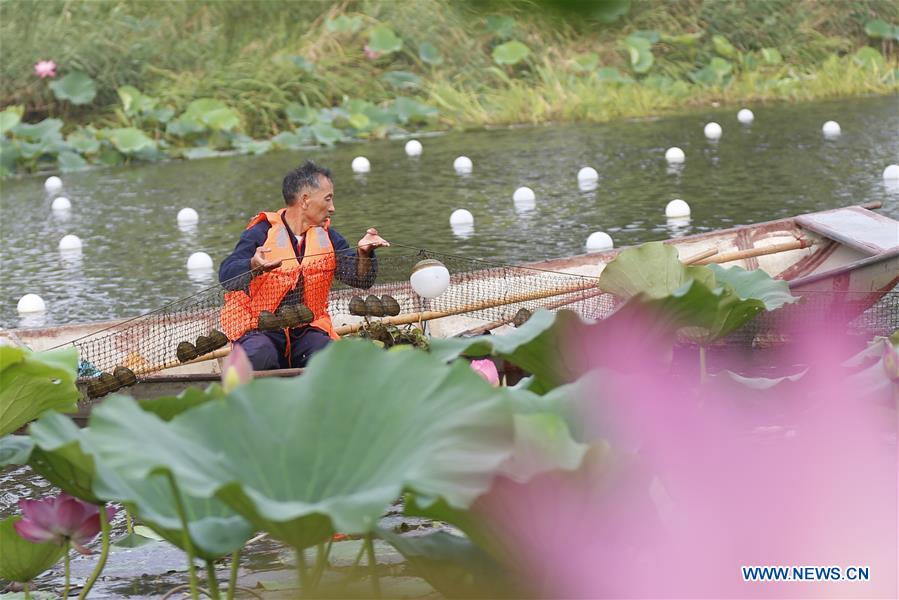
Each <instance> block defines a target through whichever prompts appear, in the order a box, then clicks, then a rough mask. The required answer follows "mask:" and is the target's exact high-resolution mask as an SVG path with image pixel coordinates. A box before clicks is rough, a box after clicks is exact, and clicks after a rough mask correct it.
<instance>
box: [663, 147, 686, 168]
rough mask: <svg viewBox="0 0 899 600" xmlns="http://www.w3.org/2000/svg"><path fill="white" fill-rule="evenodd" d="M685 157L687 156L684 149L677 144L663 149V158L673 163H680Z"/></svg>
mask: <svg viewBox="0 0 899 600" xmlns="http://www.w3.org/2000/svg"><path fill="white" fill-rule="evenodd" d="M686 159H687V156H686V155H685V154H684V151H683V150H681V149H680V148H678V147H677V146H674V147H672V148H668V149H667V150H665V160H667V161H668V162H669V163H671V164H673V165H675V164H679V163H682V162H684V161H685V160H686Z"/></svg>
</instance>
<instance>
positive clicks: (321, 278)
mask: <svg viewBox="0 0 899 600" xmlns="http://www.w3.org/2000/svg"><path fill="white" fill-rule="evenodd" d="M285 210H286V209H283V208H282V209H281V210H279V211H278V212H261V213H259V214H258V215H256V216H255V217H253V218H252V219H251V220H250V223H249V224H248V225H247V229H249V228H250V227H253V226H254V225H256V224H257V223H261V222H262V221H268V222H269V223H270V224H271V229H269V231H268V237H267V238H266V239H265V244H264V245H265V246H266V247H267V248H270V249H271V252H269V253H268V254H267V255H266V259H267V260H278V259H280V260H283V261H284V262H283V263H282V264H281V266H280V267H278V268H277V269H274V270H272V271H267V272H264V273H260V274H259V275H257V276H256V277H254V278H253V280H252V281H250V286H249V294H248V293H247V292H244V291H242V290H241V291H236V292H226V293H225V305H224V306H223V307H222V311H221V314H220V316H219V318H220V320H221V323H222V331H224V332H225V335H227V336H228V339H230V340H236V339H238V338H239V337H240V336H242V335H243V334H244V333H246V332H247V331H250V330H251V329H255V328H256V326H257V322H258V320H259V313H261V312H262V311H264V310H266V311H269V312H274V311H275V310H276V309H277V308H278V306H280V305H281V301H282V300H283V299H284V296H285V295H287V292H289V291H290V290H292V289H293V288H294V287H296V285H297V282H298V281H299V279H300V275H302V276H303V303H304V304H305V305H306V306H308V307H309V310H311V311H312V315H313V317H314V318H313V321H312V323H310V324H309V326H311V327H315V328H317V329H321V330H322V331H324V332H325V333H327V334H328V335H329V336H330V337H331V339H335V340H336V339H339V338H340V336H339V335H337V332H336V331H334V325H333V324H332V323H331V316H330V315H329V314H328V295H329V293H330V292H331V283H332V282H333V281H334V272H335V271H336V270H337V259H336V257H335V255H334V247H333V246H332V245H331V238H330V236H329V235H328V225H327V224H325V226H324V227H311V228H309V229H308V230H307V231H306V234H305V236H306V251H305V252H304V254H303V258H302V260H301V261H297V257H296V253H295V252H294V249H293V248H292V247H291V240H290V233H289V232H288V230H287V227H286V226H285V225H284V221H283V220H282V215H283V214H284V211H285ZM285 333H287V332H285ZM287 340H288V345H289V341H290V335H287Z"/></svg>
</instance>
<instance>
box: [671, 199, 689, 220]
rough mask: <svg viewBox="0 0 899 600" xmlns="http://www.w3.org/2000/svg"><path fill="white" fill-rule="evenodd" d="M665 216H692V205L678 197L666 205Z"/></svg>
mask: <svg viewBox="0 0 899 600" xmlns="http://www.w3.org/2000/svg"><path fill="white" fill-rule="evenodd" d="M665 216H666V217H669V218H672V217H688V216H690V205H689V204H687V203H686V202H684V201H683V200H681V199H680V198H677V199H675V200H672V201H671V202H669V203H668V204H667V205H665Z"/></svg>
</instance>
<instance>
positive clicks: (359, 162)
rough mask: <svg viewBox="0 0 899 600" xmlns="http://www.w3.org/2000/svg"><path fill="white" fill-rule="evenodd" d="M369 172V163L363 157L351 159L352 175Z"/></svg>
mask: <svg viewBox="0 0 899 600" xmlns="http://www.w3.org/2000/svg"><path fill="white" fill-rule="evenodd" d="M369 171H371V163H370V162H368V159H367V158H365V157H364V156H357V157H356V158H354V159H353V173H368V172H369Z"/></svg>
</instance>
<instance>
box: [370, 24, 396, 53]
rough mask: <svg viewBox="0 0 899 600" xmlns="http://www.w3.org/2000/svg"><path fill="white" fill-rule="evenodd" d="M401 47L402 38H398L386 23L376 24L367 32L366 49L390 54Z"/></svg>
mask: <svg viewBox="0 0 899 600" xmlns="http://www.w3.org/2000/svg"><path fill="white" fill-rule="evenodd" d="M402 48H403V40H401V39H400V38H398V37H397V36H396V34H395V33H394V32H393V29H391V28H390V27H387V26H386V25H378V26H377V27H374V28H372V30H371V31H369V32H368V49H369V50H371V51H372V52H378V53H380V54H392V53H394V52H398V51H399V50H401V49H402Z"/></svg>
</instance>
